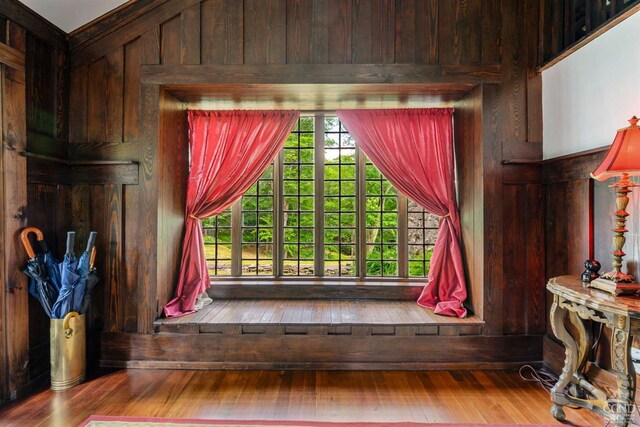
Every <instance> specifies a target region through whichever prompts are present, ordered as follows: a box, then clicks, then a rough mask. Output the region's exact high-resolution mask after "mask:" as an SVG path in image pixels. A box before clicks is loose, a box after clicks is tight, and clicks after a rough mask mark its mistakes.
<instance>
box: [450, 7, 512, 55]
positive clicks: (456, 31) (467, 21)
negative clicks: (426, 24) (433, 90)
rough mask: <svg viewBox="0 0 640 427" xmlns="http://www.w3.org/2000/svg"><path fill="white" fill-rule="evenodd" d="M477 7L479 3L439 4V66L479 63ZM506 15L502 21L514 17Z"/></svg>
mask: <svg viewBox="0 0 640 427" xmlns="http://www.w3.org/2000/svg"><path fill="white" fill-rule="evenodd" d="M506 3H509V2H506ZM480 6H481V0H466V1H446V0H445V1H440V2H439V8H438V37H439V43H438V46H439V60H440V64H474V63H480V61H481V53H482V19H481V10H480V9H481V8H480ZM507 16H508V17H509V18H508V19H505V20H504V21H508V20H509V19H513V16H511V15H507ZM504 21H503V22H504Z"/></svg>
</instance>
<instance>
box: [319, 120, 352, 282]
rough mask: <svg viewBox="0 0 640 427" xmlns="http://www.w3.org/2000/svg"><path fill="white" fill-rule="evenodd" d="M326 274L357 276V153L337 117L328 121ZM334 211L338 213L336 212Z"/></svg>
mask: <svg viewBox="0 0 640 427" xmlns="http://www.w3.org/2000/svg"><path fill="white" fill-rule="evenodd" d="M324 138H325V144H324V154H325V164H324V175H325V185H324V189H325V194H324V208H325V209H324V210H325V212H328V213H325V228H324V244H325V246H324V274H325V275H326V276H354V275H355V274H356V268H355V262H356V245H355V243H356V239H357V231H356V215H355V211H356V198H355V196H356V166H355V164H356V150H355V144H354V141H353V138H351V135H349V134H348V133H347V131H346V130H345V129H344V127H341V126H340V125H339V121H338V119H337V118H336V117H327V118H325V135H324ZM333 212H335V213H333Z"/></svg>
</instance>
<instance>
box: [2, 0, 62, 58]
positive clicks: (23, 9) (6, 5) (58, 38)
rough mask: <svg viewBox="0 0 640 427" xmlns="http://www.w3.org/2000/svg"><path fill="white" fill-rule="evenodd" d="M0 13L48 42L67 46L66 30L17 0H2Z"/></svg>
mask: <svg viewBox="0 0 640 427" xmlns="http://www.w3.org/2000/svg"><path fill="white" fill-rule="evenodd" d="M0 15H2V16H5V17H7V18H8V19H9V20H11V21H13V22H15V23H16V24H18V25H20V26H21V27H24V28H25V29H26V30H28V31H29V32H31V33H33V34H35V35H37V36H38V37H40V38H41V39H43V40H46V41H47V42H48V43H53V44H55V45H56V47H62V48H65V47H66V44H67V34H66V33H65V32H64V31H62V30H61V29H60V28H58V27H56V26H55V25H53V24H52V23H51V22H49V21H47V20H46V19H44V18H43V17H42V16H40V15H39V14H37V13H36V12H34V11H33V10H31V9H29V8H28V7H27V6H25V5H24V4H22V3H21V2H19V1H17V0H2V1H1V2H0Z"/></svg>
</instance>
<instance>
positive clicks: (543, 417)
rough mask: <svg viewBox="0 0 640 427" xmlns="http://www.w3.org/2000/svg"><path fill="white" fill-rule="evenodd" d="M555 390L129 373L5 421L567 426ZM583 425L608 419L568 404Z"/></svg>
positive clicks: (502, 380)
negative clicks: (553, 399)
mask: <svg viewBox="0 0 640 427" xmlns="http://www.w3.org/2000/svg"><path fill="white" fill-rule="evenodd" d="M549 409H550V401H549V395H548V394H547V392H546V391H544V390H543V389H542V388H541V387H540V386H539V385H537V384H534V383H529V382H526V381H524V380H522V379H521V378H520V377H519V375H518V373H517V372H513V371H375V372H374V371H193V370H192V371H181V370H123V371H118V372H114V373H110V374H106V375H104V376H101V377H99V378H97V379H93V380H91V381H88V382H86V383H84V384H81V385H79V386H77V387H75V388H73V389H71V390H67V391H65V392H57V393H54V392H52V391H50V390H46V391H42V392H40V393H37V394H36V395H34V396H32V397H30V398H28V399H26V400H23V401H21V402H17V403H13V404H11V405H9V406H8V407H5V408H2V409H0V425H2V426H56V427H57V426H65V427H66V426H75V425H78V424H79V423H80V422H82V421H83V420H84V419H86V418H87V417H88V416H89V415H92V414H94V415H127V416H152V417H174V418H205V419H206V418H209V419H258V420H270V419H272V420H311V421H314V420H316V421H344V422H355V421H378V422H392V421H414V422H460V423H481V424H488V425H491V424H496V423H522V424H535V423H537V424H552V425H556V424H557V425H560V423H558V422H556V421H555V420H554V419H553V418H552V417H551V414H550V412H549ZM566 413H567V418H568V420H569V421H571V422H572V423H574V424H577V425H583V426H597V425H603V422H602V418H601V417H599V416H596V415H594V414H592V413H591V412H588V411H587V410H584V409H583V410H573V409H567V410H566Z"/></svg>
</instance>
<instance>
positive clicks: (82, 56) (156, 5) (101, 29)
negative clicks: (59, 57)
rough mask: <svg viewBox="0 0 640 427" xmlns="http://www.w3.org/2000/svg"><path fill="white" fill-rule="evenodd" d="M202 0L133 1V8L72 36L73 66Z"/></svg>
mask: <svg viewBox="0 0 640 427" xmlns="http://www.w3.org/2000/svg"><path fill="white" fill-rule="evenodd" d="M200 1H201V0H172V1H168V0H139V1H137V2H135V3H132V4H131V6H129V7H130V9H129V8H127V7H125V8H123V9H121V10H119V11H115V13H114V14H113V15H107V16H106V17H105V18H104V20H99V21H97V22H94V23H93V25H92V26H91V27H89V28H86V29H85V30H84V31H82V32H79V33H74V34H73V35H72V36H71V37H70V40H69V45H70V51H71V67H72V68H73V67H75V66H78V65H79V64H82V63H84V62H86V61H90V60H91V59H96V58H100V57H101V56H103V55H105V54H106V53H107V52H109V51H111V50H113V49H114V47H116V46H122V45H123V44H126V43H128V42H129V41H131V40H133V39H135V38H137V37H139V36H140V35H141V34H144V33H145V32H147V31H148V30H150V29H152V28H154V27H157V26H158V25H159V24H160V23H162V22H164V21H166V20H168V19H170V18H171V17H173V16H176V15H178V14H180V13H181V12H182V11H183V10H185V9H187V8H189V7H191V6H193V5H195V4H197V3H200ZM127 6H128V5H127ZM137 18H140V19H137Z"/></svg>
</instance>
